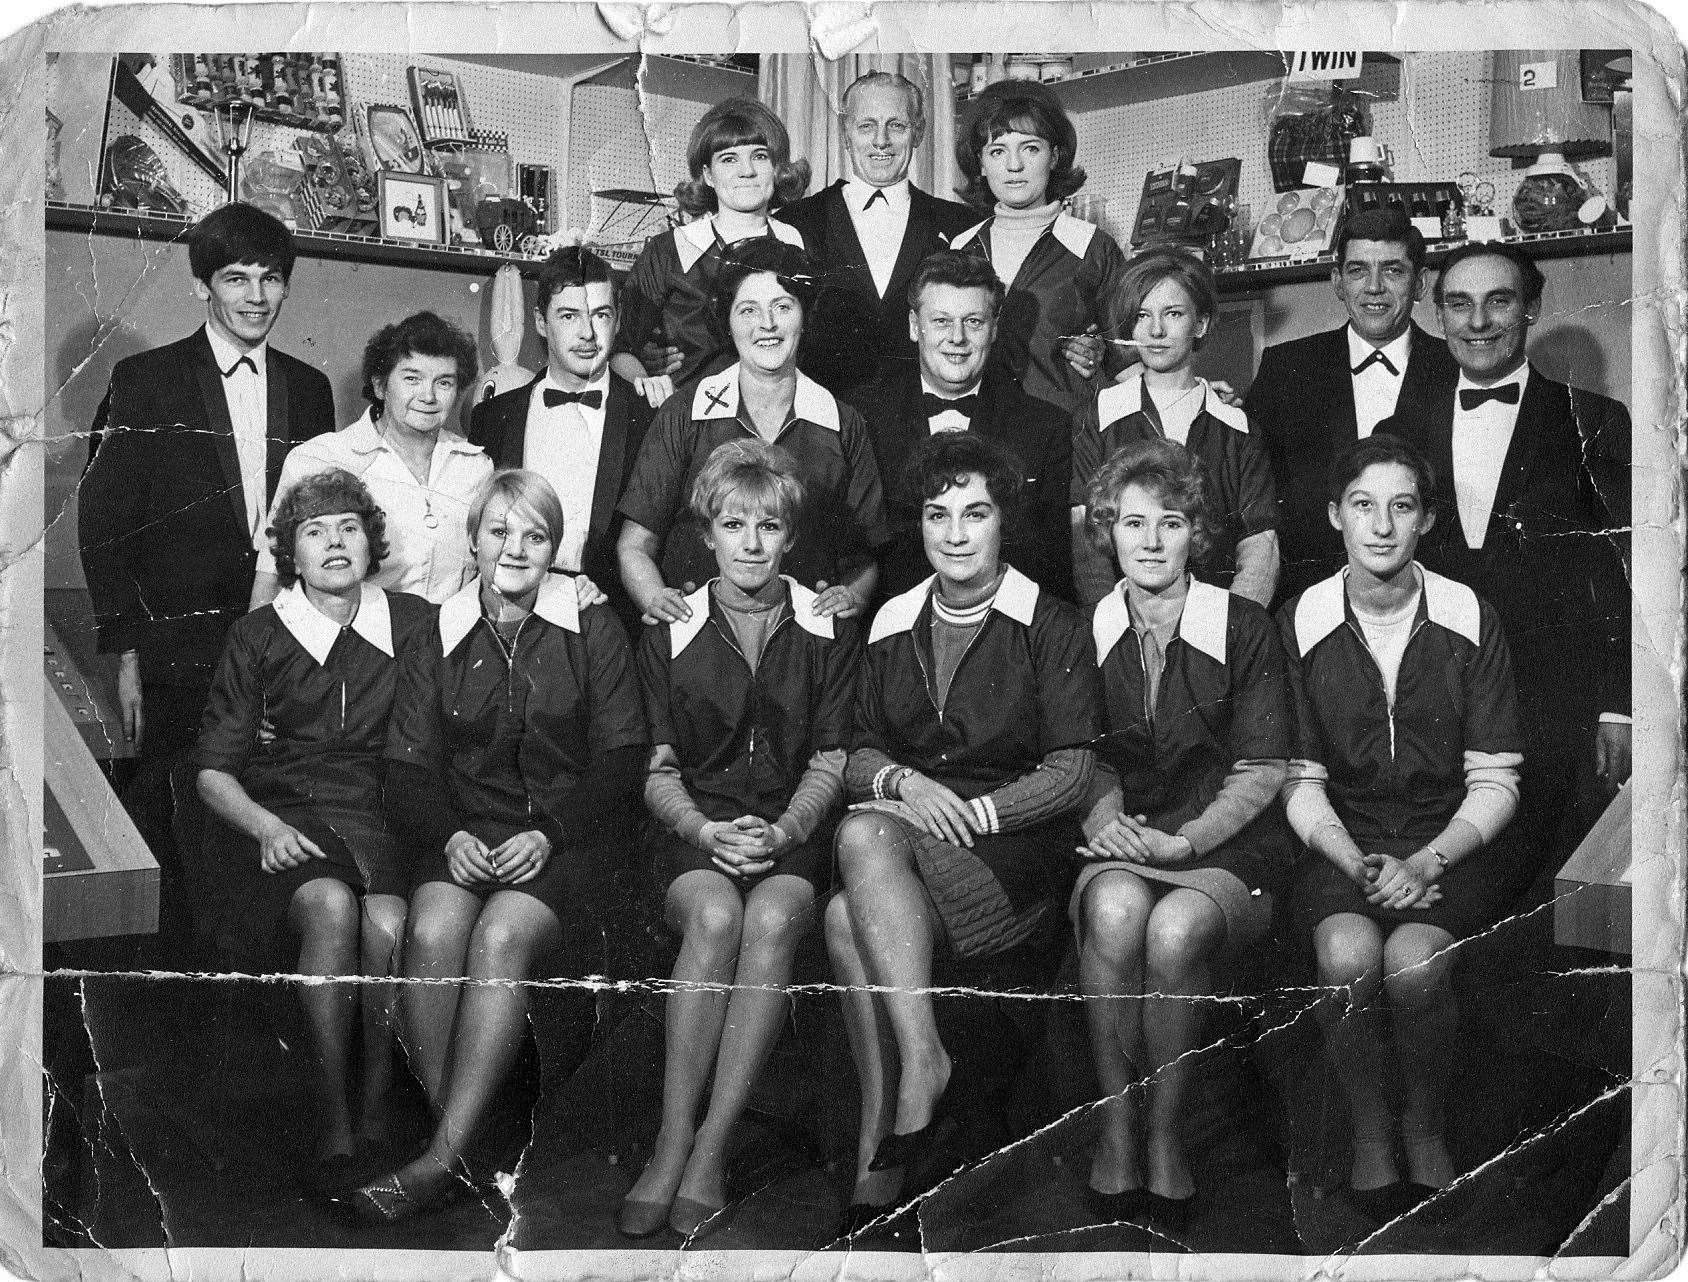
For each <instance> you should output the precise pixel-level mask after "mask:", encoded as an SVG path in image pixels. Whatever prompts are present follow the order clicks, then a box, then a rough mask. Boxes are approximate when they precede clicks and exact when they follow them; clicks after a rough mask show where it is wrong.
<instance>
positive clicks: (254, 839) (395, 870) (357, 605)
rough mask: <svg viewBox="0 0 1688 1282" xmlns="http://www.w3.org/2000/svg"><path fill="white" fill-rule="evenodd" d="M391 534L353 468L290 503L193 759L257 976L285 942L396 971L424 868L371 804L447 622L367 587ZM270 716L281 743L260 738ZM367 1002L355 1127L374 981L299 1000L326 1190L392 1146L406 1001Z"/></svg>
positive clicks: (316, 1181)
mask: <svg viewBox="0 0 1688 1282" xmlns="http://www.w3.org/2000/svg"><path fill="white" fill-rule="evenodd" d="M384 530H385V522H384V520H383V517H382V513H381V509H380V508H378V507H376V506H375V501H374V500H373V499H372V498H371V497H370V495H369V491H368V490H367V489H365V488H364V486H363V484H362V483H361V482H360V481H359V480H358V479H357V478H356V477H354V476H352V475H351V474H350V473H347V472H343V471H339V470H334V471H329V472H322V473H319V474H317V475H315V476H309V477H306V478H305V479H304V480H303V481H301V482H299V483H298V484H297V485H295V486H293V487H292V488H291V489H289V490H287V491H286V492H285V493H284V494H283V495H282V497H281V499H280V501H279V502H278V503H277V504H276V509H275V517H274V520H273V521H272V523H271V525H270V538H271V541H272V545H273V546H272V550H273V554H274V557H275V565H276V574H277V577H278V578H279V580H280V582H281V583H282V584H283V585H285V588H284V590H283V591H282V592H281V593H280V595H278V596H277V597H276V598H275V600H274V601H273V602H272V603H271V604H269V605H266V606H263V607H261V608H260V609H257V610H254V611H253V612H252V613H251V614H248V615H246V616H245V617H243V618H241V619H240V620H238V621H237V622H236V623H235V625H234V628H233V630H232V631H231V632H230V633H229V639H228V643H227V644H226V646H225V647H224V650H223V656H222V660H221V662H220V663H219V664H218V666H217V674H216V679H215V680H214V681H213V683H212V686H211V693H210V698H209V701H208V702H207V704H206V708H205V719H204V726H203V728H202V729H201V731H200V735H199V746H198V749H197V752H196V754H195V759H196V761H197V764H198V766H199V794H200V796H201V797H203V798H204V799H205V804H206V805H207V806H208V807H209V808H210V809H211V810H212V812H213V813H215V814H216V815H217V816H218V817H219V818H221V819H222V820H223V823H224V825H226V827H222V835H224V836H226V837H227V838H228V840H226V841H216V840H215V838H214V839H213V843H212V844H211V848H210V850H209V851H208V853H209V854H210V856H211V860H212V867H213V869H214V870H215V876H214V877H213V878H212V879H211V881H210V886H211V892H212V895H213V902H212V904H211V905H210V909H211V911H210V914H209V915H210V918H211V921H212V925H213V929H214V931H215V935H216V940H217V944H218V949H219V952H220V953H221V955H222V956H223V957H224V958H225V959H226V960H228V961H230V962H231V963H233V964H234V965H236V966H237V967H240V968H242V969H247V968H250V969H269V968H271V967H272V965H273V964H274V963H275V962H276V961H277V960H279V959H278V957H277V956H276V954H277V952H278V951H279V949H278V944H279V942H280V941H279V940H278V938H277V936H278V935H280V934H281V933H282V932H283V931H285V933H286V936H287V938H288V941H289V943H288V947H287V949H286V950H285V951H286V960H285V961H284V962H282V965H283V967H284V968H285V967H293V968H295V969H297V970H298V972H299V973H301V974H306V975H377V976H380V975H390V974H391V973H392V968H393V963H394V955H395V953H396V951H397V947H398V941H399V938H400V936H401V934H402V933H403V931H404V895H405V892H406V891H407V890H408V889H409V886H410V867H409V859H408V857H407V856H408V852H406V851H405V850H403V849H402V848H401V847H400V845H399V843H398V841H397V839H396V837H395V835H394V834H393V832H392V831H391V830H390V829H389V828H388V827H387V825H386V823H385V822H384V821H383V819H382V816H381V813H380V811H379V810H377V809H371V807H370V804H369V800H370V798H371V797H373V796H376V795H378V794H379V792H380V788H381V781H382V777H383V776H384V774H385V773H386V769H385V762H384V761H383V760H382V753H383V750H384V749H385V747H386V741H387V718H388V713H389V711H390V710H391V708H392V703H393V690H394V686H395V684H396V681H397V673H398V664H397V663H396V662H395V658H396V657H398V656H402V655H404V654H405V653H406V651H407V649H409V648H412V647H414V646H415V645H416V644H417V643H418V641H419V640H420V639H422V638H423V636H424V634H425V633H426V631H427V629H428V626H429V624H430V623H431V622H432V619H433V611H432V610H431V609H430V608H429V606H428V605H427V603H426V602H424V601H423V600H421V599H420V598H419V597H413V596H406V595H403V594H400V593H386V592H383V591H381V589H379V588H377V587H374V586H373V585H371V584H369V583H367V582H365V580H366V579H367V578H368V577H369V576H370V575H371V574H374V573H375V572H376V571H377V570H379V569H380V567H381V562H382V560H383V558H385V557H386V555H387V544H386V539H385V534H384ZM265 721H268V722H269V724H270V726H271V727H272V728H273V730H274V735H273V737H267V738H266V740H265V741H264V742H260V741H259V737H258V730H259V726H260V725H261V724H262V723H263V722H265ZM294 939H296V940H297V951H296V952H295V951H294V948H293V945H292V942H291V941H292V940H294ZM295 958H297V960H296V961H295ZM361 991H362V993H363V994H364V997H365V1001H364V1004H363V1016H364V1017H363V1082H362V1092H361V1101H362V1110H361V1111H362V1119H361V1124H360V1125H359V1126H358V1127H357V1128H356V1130H354V1128H353V1126H352V1115H351V1103H350V1099H349V1096H348V1091H347V1083H346V1070H347V1064H348V1060H349V1055H350V1041H351V1031H352V1023H353V1019H354V1016H355V1015H356V1012H357V1010H358V997H359V992H360V986H358V985H339V984H319V985H305V986H302V987H301V988H300V989H299V1000H300V1002H301V1004H302V1005H303V1006H304V1008H305V1014H306V1019H307V1025H306V1026H307V1027H308V1029H309V1030H310V1034H311V1041H312V1050H313V1051H314V1052H315V1055H316V1059H317V1062H318V1064H319V1066H320V1077H319V1083H318V1084H319V1090H320V1095H321V1113H320V1125H319V1131H318V1136H317V1141H316V1154H315V1166H314V1167H313V1169H312V1171H311V1173H310V1175H309V1177H308V1182H309V1183H310V1184H311V1185H312V1186H313V1187H314V1188H316V1189H317V1190H319V1191H326V1190H328V1189H332V1188H333V1187H334V1186H335V1185H336V1184H339V1183H341V1182H343V1181H344V1180H345V1177H346V1176H347V1174H348V1172H349V1170H350V1168H351V1166H352V1162H353V1154H354V1150H355V1148H356V1146H357V1144H358V1143H360V1142H368V1141H375V1140H380V1139H382V1138H384V1137H385V1132H386V1098H387V1092H388V1088H389V1087H390V1085H391V1079H392V1030H391V1012H392V992H391V989H389V988H382V987H368V988H362V989H361Z"/></svg>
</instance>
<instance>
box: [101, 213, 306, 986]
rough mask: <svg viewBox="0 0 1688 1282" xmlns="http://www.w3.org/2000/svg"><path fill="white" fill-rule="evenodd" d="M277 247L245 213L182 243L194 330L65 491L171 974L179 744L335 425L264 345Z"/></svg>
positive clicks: (132, 393)
mask: <svg viewBox="0 0 1688 1282" xmlns="http://www.w3.org/2000/svg"><path fill="white" fill-rule="evenodd" d="M293 262H294V246H293V237H292V234H291V233H290V232H289V231H288V230H287V228H286V226H285V225H283V224H282V223H281V222H280V221H278V220H277V219H275V218H273V217H271V216H270V215H269V214H267V213H264V212H263V211H262V210H260V209H257V208H254V207H253V206H251V205H246V204H238V203H237V204H229V205H224V206H223V207H222V208H220V209H218V210H216V211H214V212H213V213H210V214H208V215H206V216H205V217H204V218H203V219H201V220H200V221H199V222H198V223H197V224H195V226H194V227H193V229H192V230H191V231H190V232H189V233H188V264H189V266H190V268H191V269H192V271H193V275H194V292H195V293H196V294H197V295H198V297H199V299H200V300H201V301H202V302H203V303H204V304H205V324H204V325H203V326H201V327H200V328H199V329H197V330H195V331H194V333H192V334H190V335H189V336H188V337H186V338H184V339H181V340H179V341H177V342H174V343H170V344H168V345H167V346H164V347H157V348H153V349H152V350H150V351H145V352H140V353H138V354H136V355H134V356H130V357H127V358H125V359H124V360H122V361H119V362H118V364H117V366H116V368H115V369H113V370H112V374H111V385H110V388H109V390H108V391H107V392H106V396H105V400H104V401H102V402H101V404H100V408H99V411H98V413H97V414H96V416H95V419H94V424H93V427H92V433H93V438H94V441H93V449H92V451H91V453H90V455H89V460H88V468H87V471H86V472H85V473H84V475H83V478H82V485H81V488H80V489H79V490H78V492H77V517H78V529H79V537H80V543H81V551H82V568H83V571H84V573H85V575H86V577H87V581H88V593H89V596H90V597H91V598H92V600H93V608H94V622H95V626H96V628H97V631H98V646H99V650H100V652H101V653H105V654H116V655H118V656H120V657H119V660H118V665H119V666H118V678H117V701H118V707H119V709H120V711H121V713H122V717H123V734H124V737H125V738H127V739H128V740H129V741H130V742H131V743H133V745H134V748H135V754H136V757H137V769H136V772H135V775H134V777H133V778H132V779H131V780H130V782H129V783H128V784H127V785H126V786H125V788H124V791H123V804H124V807H125V808H126V809H127V810H128V811H129V813H130V814H131V815H132V816H133V817H134V819H135V825H136V827H137V828H138V829H139V830H140V832H141V835H142V836H143V837H144V838H145V840H146V842H147V846H148V847H149V848H150V849H151V851H152V853H153V856H154V858H156V859H157V860H158V864H159V918H160V920H159V935H160V940H159V942H160V944H161V946H162V948H163V949H164V951H165V953H166V956H167V958H172V959H174V960H176V961H180V962H186V961H187V960H188V959H189V954H188V953H186V952H185V951H184V950H186V949H188V948H189V947H190V942H191V937H192V923H191V916H192V914H191V912H190V908H189V898H190V892H191V886H190V885H189V882H188V879H187V877H186V872H187V870H188V869H190V868H193V867H195V866H196V865H197V857H198V850H199V843H200V840H201V835H200V834H201V823H202V814H203V812H202V810H201V808H200V805H199V801H198V794H197V793H196V792H195V790H194V788H193V787H192V786H191V784H188V783H185V782H184V785H183V786H182V787H180V788H176V787H173V786H172V776H173V773H174V772H175V770H176V768H177V766H178V765H180V764H182V762H183V759H184V758H185V755H186V753H187V752H188V751H189V750H190V749H191V748H192V746H193V744H194V741H195V738H196V736H197V734H198V732H199V723H200V718H201V717H202V716H203V714H204V711H205V700H206V695H207V692H208V690H209V689H210V684H211V674H212V671H213V669H214V668H215V666H216V663H217V659H218V656H219V655H220V654H221V653H222V649H223V641H224V639H225V638H226V636H227V635H228V630H229V628H230V626H231V625H232V624H233V623H234V621H235V620H236V619H237V618H239V617H240V616H241V615H242V614H244V613H245V612H246V608H247V602H248V599H249V597H250V594H251V591H252V579H253V574H254V572H255V570H256V554H255V553H254V551H253V547H252V541H253V538H254V536H255V535H256V534H257V532H258V531H259V530H261V529H262V528H263V525H264V522H265V516H266V513H268V512H269V510H270V502H271V499H272V498H273V497H274V494H273V491H274V489H275V484H276V480H277V478H278V477H279V476H280V474H281V464H282V460H283V459H284V458H285V457H286V455H287V452H288V450H289V449H291V448H292V447H293V445H294V444H295V443H296V442H298V441H302V440H305V439H306V438H308V437H312V436H316V435H318V434H319V433H322V432H327V431H331V430H333V428H334V425H335V419H334V395H333V392H332V390H331V389H330V387H329V383H328V379H327V378H326V377H325V376H324V375H323V373H322V372H321V371H320V370H317V369H313V368H312V367H311V366H309V365H307V364H305V362H303V361H300V360H296V359H295V358H293V357H291V356H289V355H287V354H286V353H285V352H280V351H277V350H276V349H275V348H273V347H272V346H270V342H269V339H270V334H271V331H273V330H274V328H275V324H276V321H277V320H278V319H279V318H280V316H281V309H282V304H283V303H284V302H286V300H287V290H288V284H289V281H290V280H291V278H292V274H293Z"/></svg>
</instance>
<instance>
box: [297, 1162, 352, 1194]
mask: <svg viewBox="0 0 1688 1282" xmlns="http://www.w3.org/2000/svg"><path fill="white" fill-rule="evenodd" d="M359 1165H360V1163H359V1161H358V1158H357V1155H356V1154H354V1153H330V1154H329V1155H328V1156H327V1157H322V1158H318V1159H317V1160H316V1161H314V1162H312V1163H310V1164H309V1165H307V1166H306V1167H305V1168H304V1169H303V1170H302V1171H300V1172H299V1183H300V1184H302V1185H303V1186H304V1189H305V1191H306V1192H307V1193H309V1194H310V1195H311V1196H313V1197H332V1196H333V1195H334V1194H336V1193H344V1192H345V1191H346V1190H347V1189H350V1188H353V1187H355V1186H356V1184H357V1182H358V1181H357V1173H358V1167H359Z"/></svg>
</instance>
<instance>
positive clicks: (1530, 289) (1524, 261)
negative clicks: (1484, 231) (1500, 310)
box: [1430, 240, 1547, 307]
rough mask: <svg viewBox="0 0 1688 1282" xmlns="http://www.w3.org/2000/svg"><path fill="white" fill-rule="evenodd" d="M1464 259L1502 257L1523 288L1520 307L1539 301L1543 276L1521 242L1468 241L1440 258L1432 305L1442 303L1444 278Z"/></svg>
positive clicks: (1533, 304) (1543, 282)
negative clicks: (1440, 264) (1514, 271)
mask: <svg viewBox="0 0 1688 1282" xmlns="http://www.w3.org/2000/svg"><path fill="white" fill-rule="evenodd" d="M1468 258H1504V259H1506V261H1507V262H1509V263H1511V264H1512V265H1513V266H1514V267H1516V268H1517V269H1518V283H1519V286H1520V287H1521V288H1522V289H1523V291H1524V306H1526V307H1534V306H1535V305H1536V304H1537V303H1538V302H1540V301H1541V291H1542V286H1543V285H1545V284H1546V283H1547V278H1546V277H1545V276H1543V275H1542V274H1541V268H1539V267H1537V266H1536V260H1535V259H1533V258H1531V257H1530V255H1529V254H1528V253H1527V252H1525V250H1524V247H1523V246H1522V245H1506V244H1502V243H1501V242H1500V241H1478V240H1474V241H1469V242H1467V243H1466V244H1464V245H1461V246H1460V247H1459V248H1458V249H1456V250H1454V252H1453V253H1451V254H1449V255H1448V256H1447V257H1446V258H1444V259H1443V260H1442V270H1441V272H1440V274H1438V275H1437V277H1436V285H1435V288H1433V289H1432V290H1431V291H1430V292H1431V296H1432V297H1433V298H1434V299H1435V300H1436V306H1438V307H1440V306H1441V305H1442V282H1443V281H1445V280H1447V279H1448V273H1449V272H1451V271H1452V270H1453V269H1454V268H1455V267H1456V266H1458V265H1459V264H1460V263H1463V262H1464V261H1465V260H1466V259H1468Z"/></svg>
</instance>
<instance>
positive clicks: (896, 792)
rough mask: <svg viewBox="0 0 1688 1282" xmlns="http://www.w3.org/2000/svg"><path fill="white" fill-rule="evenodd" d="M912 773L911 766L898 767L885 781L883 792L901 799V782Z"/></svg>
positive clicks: (912, 768)
mask: <svg viewBox="0 0 1688 1282" xmlns="http://www.w3.org/2000/svg"><path fill="white" fill-rule="evenodd" d="M913 773H914V767H913V766H902V767H899V768H898V770H897V773H896V774H894V775H892V776H891V777H890V778H889V779H887V780H886V781H885V792H886V794H887V795H889V796H891V797H893V798H895V799H896V800H898V801H901V800H902V799H903V784H904V783H905V782H906V781H907V780H908V778H909V776H910V775H912V774H913Z"/></svg>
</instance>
